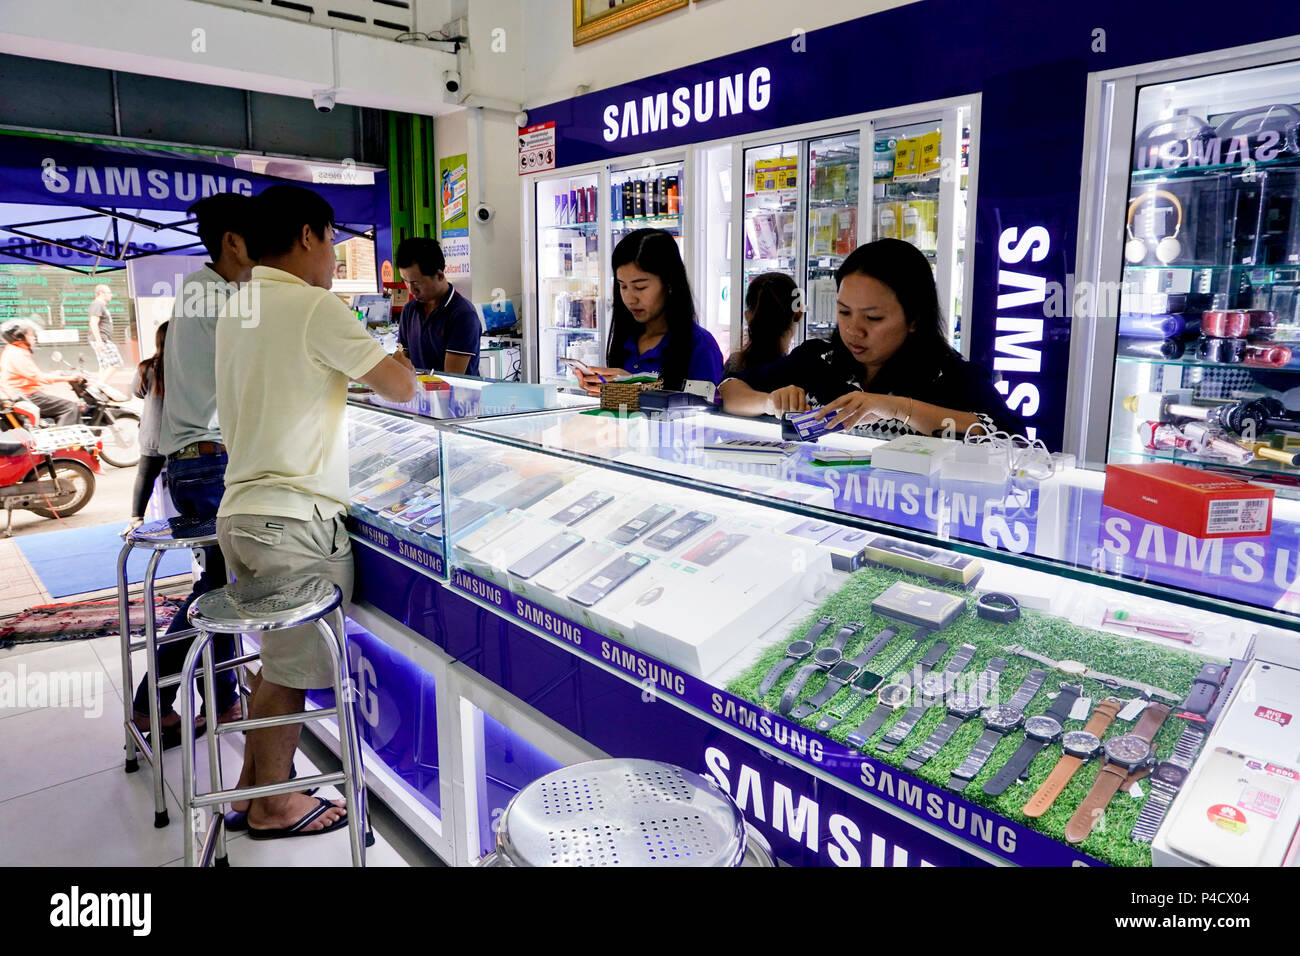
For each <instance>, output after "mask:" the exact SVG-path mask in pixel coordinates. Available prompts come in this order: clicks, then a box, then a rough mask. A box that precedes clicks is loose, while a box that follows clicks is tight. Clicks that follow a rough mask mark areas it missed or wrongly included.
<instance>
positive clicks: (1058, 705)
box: [1045, 684, 1083, 725]
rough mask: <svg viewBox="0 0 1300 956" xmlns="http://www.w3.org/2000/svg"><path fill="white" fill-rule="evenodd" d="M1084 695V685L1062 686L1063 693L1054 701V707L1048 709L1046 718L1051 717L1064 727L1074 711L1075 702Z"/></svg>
mask: <svg viewBox="0 0 1300 956" xmlns="http://www.w3.org/2000/svg"><path fill="white" fill-rule="evenodd" d="M1082 694H1083V685H1081V684H1062V685H1061V692H1060V693H1059V694H1057V695H1056V700H1054V701H1052V706H1051V707H1049V708H1047V714H1046V715H1045V716H1047V717H1051V718H1052V719H1053V720H1055V721H1056V722H1057V723H1058V724H1061V725H1064V724H1065V722H1066V721H1067V720H1069V719H1070V711H1071V710H1073V709H1074V702H1075V701H1076V700H1078V699H1079V697H1080V696H1081V695H1082Z"/></svg>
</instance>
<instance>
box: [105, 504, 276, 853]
mask: <svg viewBox="0 0 1300 956" xmlns="http://www.w3.org/2000/svg"><path fill="white" fill-rule="evenodd" d="M215 547H217V526H216V520H215V519H213V518H209V519H207V520H200V519H195V518H183V517H182V518H167V519H165V520H163V521H153V522H150V523H149V524H145V525H141V526H140V527H138V528H136V529H135V530H134V531H132V532H130V533H129V534H128V535H127V536H126V543H125V544H123V545H122V550H121V551H120V552H119V553H118V556H117V618H118V633H119V634H120V635H121V648H122V703H123V724H124V726H125V729H126V772H127V773H135V772H136V771H137V770H139V769H140V762H139V760H138V759H137V755H139V756H143V757H144V759H145V760H146V761H148V763H149V766H150V769H151V770H152V771H153V806H154V815H153V825H154V826H155V827H165V826H167V823H168V818H167V803H166V799H165V796H164V790H163V762H162V750H161V748H160V749H159V750H158V752H157V753H155V752H154V747H153V744H156V743H157V742H158V740H159V739H160V737H161V730H162V725H161V721H160V715H159V713H158V691H159V689H160V688H163V687H171V686H174V685H176V684H178V683H180V679H181V678H180V674H172V675H169V676H167V677H163V678H159V676H158V648H159V647H161V646H162V645H163V644H169V643H172V642H173V641H183V640H188V639H189V638H191V637H193V636H194V635H195V634H196V633H198V632H197V631H196V630H195V629H194V628H192V627H191V628H183V629H181V630H179V631H176V632H174V633H172V634H164V635H162V636H161V637H160V636H159V635H158V623H157V621H156V620H155V619H154V579H155V577H156V575H157V572H158V562H159V561H161V560H162V556H163V553H164V552H166V551H177V550H180V549H182V548H190V549H196V548H215ZM136 548H143V549H145V550H148V551H150V552H151V553H150V555H149V563H148V564H147V565H146V566H145V572H144V582H143V584H144V594H143V614H144V639H143V640H140V641H133V640H132V639H131V604H130V599H129V596H128V593H127V581H126V564H127V560H128V559H129V558H130V557H131V552H132V551H133V550H135V549H136ZM239 640H240V639H239V638H236V642H237V646H239V644H238V642H239ZM140 650H143V651H145V679H146V681H147V682H148V685H149V740H148V741H146V740H145V739H144V734H143V733H141V731H140V728H139V727H137V726H136V725H135V720H134V719H133V718H134V714H133V712H132V711H133V708H132V696H131V695H132V694H133V693H134V689H135V675H134V673H133V672H132V667H131V655H132V653H133V652H135V651H140ZM254 659H255V658H252V657H247V658H245V657H243V651H242V646H240V647H239V654H238V655H237V657H236V659H235V660H234V661H231V662H228V663H225V664H222V665H221V668H220V669H221V670H231V669H233V668H235V667H241V666H242V665H243V664H244V663H246V662H247V661H249V660H254ZM239 676H240V680H239V682H238V683H239V694H240V698H241V700H242V702H243V706H244V709H245V712H247V708H248V693H247V687H246V686H245V683H246V682H245V681H244V679H243V674H242V673H241V674H240V675H239ZM204 699H205V700H208V701H210V700H212V699H213V698H206V697H205V698H204ZM213 716H214V718H215V714H214V715H213Z"/></svg>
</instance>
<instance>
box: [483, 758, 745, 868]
mask: <svg viewBox="0 0 1300 956" xmlns="http://www.w3.org/2000/svg"><path fill="white" fill-rule="evenodd" d="M746 842H747V841H746V834H745V821H744V817H743V816H742V815H741V813H740V810H739V809H737V807H736V805H735V803H734V802H732V800H731V798H730V797H729V796H728V795H727V794H726V793H725V792H723V791H722V790H721V789H720V788H719V787H718V785H717V784H715V783H714V782H713V781H712V780H710V779H709V778H708V777H703V776H701V775H699V774H696V773H691V772H690V771H689V770H683V769H681V768H680V767H674V766H673V765H672V764H667V763H660V762H658V761H655V760H624V759H613V760H593V761H590V762H588V763H580V764H575V765H573V766H571V767H564V768H562V769H560V770H557V771H555V772H554V773H549V774H547V775H546V776H544V777H541V778H539V779H537V780H534V781H533V782H532V783H530V784H529V785H528V786H527V787H525V788H524V789H523V790H521V791H519V793H517V794H516V795H515V797H514V799H513V800H511V801H510V803H509V805H508V806H507V807H506V810H505V813H504V814H503V815H502V817H501V825H500V829H499V830H498V832H497V850H498V853H499V856H500V858H501V861H502V862H506V863H509V864H510V865H513V866H739V865H741V863H742V861H744V859H745V853H746Z"/></svg>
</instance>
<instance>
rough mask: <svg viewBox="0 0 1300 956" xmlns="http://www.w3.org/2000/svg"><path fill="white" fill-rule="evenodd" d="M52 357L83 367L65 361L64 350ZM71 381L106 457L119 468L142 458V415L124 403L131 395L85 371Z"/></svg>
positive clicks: (87, 423)
mask: <svg viewBox="0 0 1300 956" xmlns="http://www.w3.org/2000/svg"><path fill="white" fill-rule="evenodd" d="M50 358H51V359H53V360H54V361H55V362H57V363H59V364H60V365H63V366H64V367H65V368H68V369H71V370H72V371H74V372H82V371H83V369H79V368H76V367H74V366H73V365H71V364H69V363H68V362H65V361H64V360H63V353H61V352H55V353H53V354H52V355H51V356H50ZM68 385H70V386H71V387H72V391H73V394H75V395H76V396H77V401H79V402H80V403H81V424H83V425H85V426H86V427H87V428H89V429H90V430H91V431H92V432H94V433H95V435H96V436H97V437H98V438H99V439H100V442H101V447H102V448H103V451H102V453H101V454H102V456H103V459H104V461H106V462H108V463H109V464H110V465H116V466H117V467H118V468H134V467H135V466H136V465H137V464H138V463H139V461H140V416H139V415H138V414H136V413H135V412H133V411H131V410H130V409H129V408H125V407H124V406H125V405H126V403H127V402H129V401H130V400H131V397H130V396H129V395H125V394H123V393H122V392H119V391H118V390H117V389H115V388H113V387H112V386H111V385H105V384H103V383H102V382H92V381H90V380H89V379H88V378H86V377H85V375H84V374H83V375H82V377H81V378H75V379H73V380H72V381H71V382H69V383H68ZM47 427H49V426H47Z"/></svg>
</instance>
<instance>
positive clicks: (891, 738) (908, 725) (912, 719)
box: [878, 704, 929, 753]
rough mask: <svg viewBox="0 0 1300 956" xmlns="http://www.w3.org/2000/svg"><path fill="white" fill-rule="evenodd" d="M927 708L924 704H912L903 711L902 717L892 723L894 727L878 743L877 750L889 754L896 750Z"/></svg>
mask: <svg viewBox="0 0 1300 956" xmlns="http://www.w3.org/2000/svg"><path fill="white" fill-rule="evenodd" d="M927 710H929V707H927V706H926V705H925V704H913V705H912V706H911V707H908V708H907V710H905V711H903V716H902V717H899V718H898V720H896V721H894V726H892V727H890V728H889V733H887V734H885V736H884V739H883V740H881V741H880V746H879V748H878V749H879V750H880V751H881V752H882V753H890V752H892V751H894V750H897V749H898V745H899V744H901V743H902V742H903V741H904V740H906V739H907V736H908V734H910V733H911V732H912V730H913V729H914V728H915V727H916V724H917V721H919V720H920V719H921V715H922V714H924V713H925V712H926V711H927Z"/></svg>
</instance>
